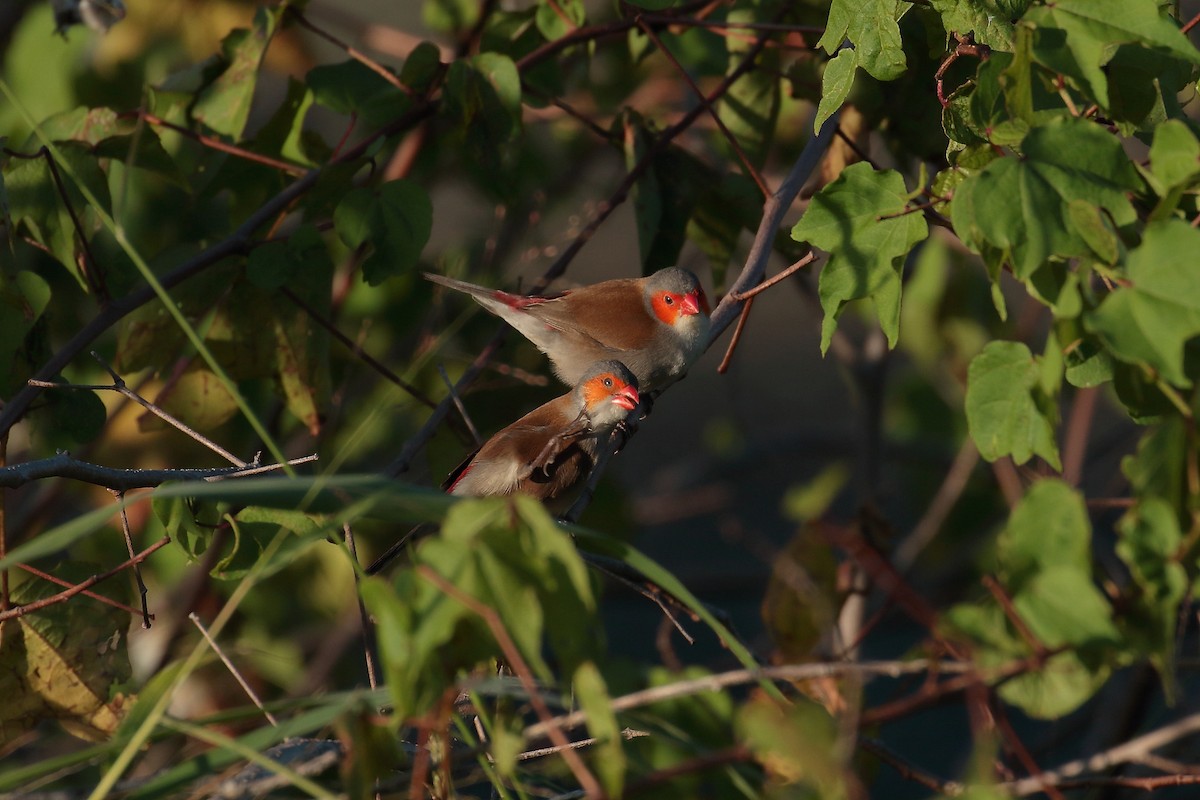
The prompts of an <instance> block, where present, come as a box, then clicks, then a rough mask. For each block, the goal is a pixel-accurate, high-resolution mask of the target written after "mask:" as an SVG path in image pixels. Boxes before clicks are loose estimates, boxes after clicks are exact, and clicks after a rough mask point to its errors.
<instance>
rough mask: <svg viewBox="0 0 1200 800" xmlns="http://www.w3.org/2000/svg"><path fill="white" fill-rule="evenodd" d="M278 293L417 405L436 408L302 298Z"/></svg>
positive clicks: (283, 288) (425, 396) (284, 292)
mask: <svg viewBox="0 0 1200 800" xmlns="http://www.w3.org/2000/svg"><path fill="white" fill-rule="evenodd" d="M279 291H280V292H282V293H283V296H284V297H286V298H287V299H289V300H291V301H292V302H293V303H294V304H295V305H296V307H297V308H299V309H300V310H301V311H303V312H304V313H305V314H307V315H308V316H309V318H310V319H311V320H312V321H313V322H315V323H317V324H318V325H320V326H321V327H322V328H324V329H325V330H326V331H328V332H329V334H330V335H331V336H333V338H335V339H337V340H338V341H339V342H340V343H341V344H343V345H344V346H345V347H346V349H348V350H349V351H350V352H352V353H354V355H355V356H356V357H358V358H361V359H362V360H363V362H364V363H365V364H366V365H367V366H369V367H370V368H371V369H373V370H375V371H376V372H378V373H379V374H380V375H382V376H383V377H384V378H386V379H387V380H388V381H390V382H391V383H393V384H395V385H396V386H398V387H400V388H401V389H403V390H404V391H405V392H407V393H408V394H409V395H410V396H411V397H412V398H413V399H414V400H416V401H417V402H418V403H420V404H422V405H424V406H428V407H429V408H436V407H437V403H435V402H433V400H431V399H430V398H429V395H427V394H425V393H424V392H422V391H421V390H420V389H418V388H417V387H416V386H413V385H412V384H411V383H409V382H408V381H406V380H404V379H403V378H401V377H400V376H399V375H397V374H396V373H395V372H393V371H392V370H390V369H388V367H387V366H386V365H385V364H383V362H381V361H379V359H377V358H375V356H373V355H371V354H370V353H368V352H367V351H365V350H363V349H362V348H361V347H359V345H358V344H357V343H356V342H355V341H354V340H353V339H351V338H350V337H349V336H347V335H346V334H344V333H342V331H341V330H340V329H339V328H338V327H337V326H336V325H334V324H333V321H332V320H329V319H327V318H326V317H325V316H324V315H323V314H321V313H320V312H318V311H317V310H316V309H315V308H313V307H312V306H311V305H309V304H308V303H307V302H305V301H304V299H303V298H301V297H300V296H299V295H297V294H296V293H295V292H293V291H292V290H291V289H289V288H288V287H286V286H281V287H280V288H279Z"/></svg>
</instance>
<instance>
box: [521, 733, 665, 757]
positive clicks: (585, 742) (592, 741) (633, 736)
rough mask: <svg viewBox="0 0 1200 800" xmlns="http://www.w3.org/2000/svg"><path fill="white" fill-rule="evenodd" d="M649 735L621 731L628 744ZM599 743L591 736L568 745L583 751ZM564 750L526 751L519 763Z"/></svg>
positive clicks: (552, 748) (549, 748)
mask: <svg viewBox="0 0 1200 800" xmlns="http://www.w3.org/2000/svg"><path fill="white" fill-rule="evenodd" d="M649 735H650V734H649V733H647V732H646V731H638V730H634V729H633V728H624V729H623V730H622V731H621V738H622V739H624V740H625V741H627V742H628V741H629V740H630V739H640V738H642V737H643V736H649ZM598 741H599V739H596V738H595V737H594V736H591V737H588V738H587V739H576V740H575V741H573V742H570V743H569V744H568V745H567V747H569V748H570V749H572V750H581V749H583V748H584V747H591V746H592V745H594V744H595V743H596V742H598ZM562 750H563V748H561V747H559V746H558V745H555V746H553V747H539V748H537V749H536V750H526V751H525V752H523V753H518V754H517V761H529V760H530V759H534V758H544V757H545V756H552V755H554V754H555V753H561V752H562Z"/></svg>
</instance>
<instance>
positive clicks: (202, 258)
mask: <svg viewBox="0 0 1200 800" xmlns="http://www.w3.org/2000/svg"><path fill="white" fill-rule="evenodd" d="M434 110H435V106H434V105H433V104H432V103H428V102H427V103H421V104H419V105H417V106H416V107H414V108H412V109H411V110H409V111H408V112H406V113H405V114H403V115H401V116H400V117H398V118H397V119H396V120H395V121H393V122H392V123H390V124H388V125H385V126H384V127H383V128H381V129H380V130H379V131H376V132H375V133H373V134H372V135H370V136H368V137H367V138H365V139H364V140H363V141H361V142H359V143H358V144H356V145H354V146H353V147H351V148H349V149H347V150H346V151H345V152H343V153H341V154H340V155H339V156H338V157H337V158H334V159H332V160H331V161H330V162H329V163H328V164H326V165H325V166H323V167H321V168H319V169H314V170H310V171H309V172H307V173H305V174H304V175H303V176H301V177H300V178H299V179H298V180H296V181H295V182H294V183H292V184H290V185H289V186H287V187H285V188H284V189H283V190H281V191H280V192H279V193H278V194H276V195H275V196H274V197H272V198H271V199H270V200H268V201H267V202H266V203H264V204H263V205H262V206H260V207H259V209H258V210H257V211H255V212H254V213H252V214H251V215H250V216H249V217H247V218H246V220H245V221H244V222H243V223H242V224H241V225H240V226H238V228H237V229H236V230H234V231H233V233H231V234H229V235H228V236H226V237H225V238H224V239H222V240H221V241H219V242H217V243H216V244H214V245H212V246H211V247H209V248H208V249H206V250H204V251H203V252H202V253H198V254H197V255H195V256H193V257H192V258H190V259H188V260H187V261H185V262H184V263H182V264H180V265H179V266H178V267H176V268H175V269H174V270H171V271H170V272H168V273H167V274H165V275H163V276H162V277H160V278H159V279H158V282H159V285H160V286H161V287H162V288H163V289H164V290H167V289H172V288H174V287H175V286H178V285H179V284H181V283H183V282H184V281H186V280H188V279H189V278H192V277H195V276H196V275H198V274H200V273H201V272H204V271H205V270H206V269H208V268H209V267H211V266H212V265H214V264H217V263H219V262H220V261H222V260H224V259H225V258H228V257H229V256H233V255H240V254H243V253H246V252H248V251H249V249H250V245H251V241H252V238H251V237H252V236H253V234H254V232H255V231H257V230H258V229H259V228H260V227H261V226H262V225H265V224H266V223H268V222H269V221H270V220H272V219H273V218H274V217H275V216H276V215H277V214H278V213H279V212H280V211H282V210H283V209H285V208H287V207H289V206H290V205H291V203H292V202H293V201H294V200H295V199H296V198H298V197H300V196H301V195H303V194H304V193H306V192H307V191H309V190H310V189H311V188H312V187H313V186H314V185H315V184H316V183H317V180H318V179H319V178H320V177H321V176H322V175H324V174H325V173H326V171H328V170H330V169H333V168H335V167H336V166H338V165H340V164H343V163H345V162H347V161H352V160H354V159H356V158H358V157H359V156H361V155H362V154H363V153H365V152H366V151H367V150H368V148H370V147H371V146H372V144H373V143H374V142H376V141H378V140H380V139H383V138H386V137H388V136H391V135H394V134H396V133H399V132H400V131H403V130H406V129H407V128H409V127H411V126H413V125H415V124H417V123H418V122H420V121H421V120H423V119H425V118H426V117H428V116H431V115H432V114H433V113H434ZM157 296H158V295H157V293H156V291H155V287H153V286H150V285H149V284H142V285H141V286H140V287H138V288H137V289H134V290H133V291H131V292H130V293H129V294H127V295H125V296H124V297H120V298H118V299H116V300H114V301H113V302H111V303H109V304H108V305H107V306H105V307H104V308H102V309H101V310H100V312H99V313H98V314H97V315H96V316H95V317H93V318H92V319H91V321H90V322H88V323H87V324H86V325H84V326H83V328H81V329H80V330H79V331H78V332H77V333H76V334H75V335H74V336H72V337H71V340H70V341H68V342H67V343H66V344H65V345H63V346H62V347H60V348H59V349H58V350H57V351H56V352H55V353H54V355H53V356H51V357H50V359H49V360H48V361H46V363H45V364H43V365H42V367H41V368H40V369H39V370H38V371H37V372H36V373H35V374H34V375H33V379H34V380H39V381H49V380H50V379H51V378H53V377H54V376H55V375H57V374H58V373H59V372H61V371H62V369H63V368H64V367H65V366H66V365H67V364H69V363H70V362H71V360H72V359H74V358H75V356H76V355H78V354H79V353H80V352H82V351H83V350H84V349H85V348H86V347H88V346H89V345H91V343H92V342H94V341H95V340H96V339H97V338H99V337H100V336H101V335H102V334H104V333H106V332H107V331H108V330H109V329H111V328H112V326H113V325H115V324H116V323H118V322H119V321H121V320H122V319H124V318H125V317H126V316H127V315H129V314H130V313H132V312H133V311H135V310H136V309H138V308H141V307H142V306H143V305H145V304H146V303H148V302H150V301H151V300H153V299H154V298H156V297H157ZM40 393H41V387H40V386H33V385H26V386H25V387H24V388H22V389H21V391H19V392H17V393H16V394H15V395H13V397H12V398H11V399H9V401H8V402H7V403H6V404H5V406H4V409H3V410H2V411H0V436H3V435H4V434H5V433H7V432H8V431H9V430H10V429H11V428H12V426H13V425H15V424H16V422H17V421H18V420H19V419H21V417H22V416H23V415H24V414H25V412H26V410H28V408H29V404H30V403H31V402H33V399H34V398H35V397H37V396H38V394H40Z"/></svg>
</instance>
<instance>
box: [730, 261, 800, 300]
mask: <svg viewBox="0 0 1200 800" xmlns="http://www.w3.org/2000/svg"><path fill="white" fill-rule="evenodd" d="M816 258H817V254H816V252H815V251H813V250H809V251H808V252H807V253H805V254H804V255H803V256H801V257H800V260H799V261H797V262H796V263H794V264H792V265H791V266H789V267H787V268H786V269H784V270H782V271H780V273H779V274H778V275H774V276H772V277H770V278H767V279H766V280H765V281H763V282H762V283H760V284H759V285H758V286H755V287H754V288H753V289H747V290H746V291H744V292H730V295H731V296H732V297H733V299H734V300H738V301H741V300H749V299H750V298H751V297H754V296H755V295H757V294H759V293H760V292H765V291H766V290H767V289H770V288H771V287H772V286H774V285H776V284H777V283H782V282H783V281H785V280H787V279H788V278H790V277H791V276H792V275H794V274H795V273H796V272H799V271H800V270H801V269H803V268H804V267H807V266H808V265H809V264H811V263H812V262H813V261H815V260H816Z"/></svg>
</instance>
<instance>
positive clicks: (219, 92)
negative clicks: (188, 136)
mask: <svg viewBox="0 0 1200 800" xmlns="http://www.w3.org/2000/svg"><path fill="white" fill-rule="evenodd" d="M285 9H286V6H279V7H276V8H273V9H267V8H259V9H258V11H257V12H256V13H255V15H254V27H253V28H252V29H250V30H246V29H244V28H239V29H237V30H235V31H233V32H232V33H230V34H229V35H228V36H226V37H225V39H224V41H222V42H221V57H222V59H223V62H224V64H223V65H224V71H223V72H222V73H221V75H220V76H219V77H218V78H217V79H216V80H215V81H213V82H212V83H211V84H210V85H209V86H207V87H205V89H204V90H203V91H201V92H200V95H199V96H198V97H197V98H196V104H195V105H194V106H193V108H192V116H193V117H194V118H195V119H196V120H197V121H199V122H201V123H203V124H205V125H207V126H208V127H209V128H210V129H212V130H214V131H216V132H217V133H220V134H223V135H225V136H228V137H230V138H231V139H240V138H241V136H242V132H243V131H244V130H245V129H246V122H247V120H249V119H250V105H251V103H252V102H253V100H254V89H255V87H256V86H257V84H258V68H259V66H260V65H261V64H262V60H263V56H264V55H266V52H267V45H269V44H270V43H271V38H272V37H273V36H274V35H275V30H276V27H277V26H278V24H279V18H280V16H281V15H282V14H283V13H284V10H285Z"/></svg>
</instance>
